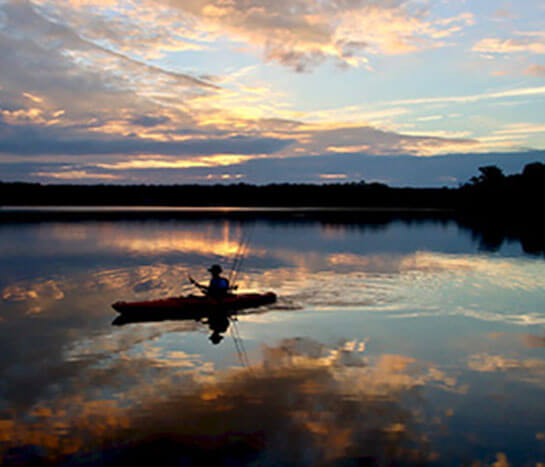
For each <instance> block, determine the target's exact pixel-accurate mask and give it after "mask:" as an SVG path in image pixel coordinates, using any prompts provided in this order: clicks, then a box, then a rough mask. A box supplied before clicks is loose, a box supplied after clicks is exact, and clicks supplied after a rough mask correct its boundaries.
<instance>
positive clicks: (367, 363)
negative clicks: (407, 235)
mask: <svg viewBox="0 0 545 467" xmlns="http://www.w3.org/2000/svg"><path fill="white" fill-rule="evenodd" d="M351 347H353V346H350V345H343V346H342V347H341V348H337V349H332V348H327V347H326V346H324V345H322V344H320V343H318V342H315V341H311V340H307V339H289V340H285V341H283V342H281V343H280V344H279V345H277V346H275V347H267V346H266V347H264V348H263V350H262V352H263V360H262V362H261V363H260V364H259V365H258V366H255V367H254V368H253V369H252V371H248V370H245V369H230V370H224V371H221V372H215V373H211V372H210V373H209V374H208V376H207V377H205V378H202V376H203V373H202V368H198V367H195V365H194V364H183V363H181V362H184V361H185V362H189V363H190V362H191V361H193V362H194V358H195V356H191V355H186V354H183V355H182V354H179V355H177V356H176V357H177V358H178V359H179V360H180V364H179V365H178V366H177V369H176V368H175V367H173V366H172V365H170V364H167V365H165V366H163V367H161V368H162V369H163V370H165V369H167V371H162V372H155V373H153V374H154V376H155V377H154V378H150V379H147V380H145V382H142V383H141V384H139V385H137V386H134V387H133V388H132V389H126V390H124V391H123V392H118V391H119V390H120V389H121V387H123V385H122V386H121V387H119V386H118V385H119V382H120V380H121V379H122V378H126V377H127V371H128V367H127V365H130V364H131V362H130V361H127V360H125V359H124V358H117V359H114V360H112V361H110V362H103V364H102V365H99V366H94V367H92V368H89V369H88V372H87V377H86V378H85V379H84V380H83V381H80V382H79V383H77V384H76V386H77V387H76V388H75V389H77V391H75V392H74V393H73V394H64V395H61V396H60V397H58V398H56V399H55V398H54V399H52V400H49V401H44V402H42V403H37V404H36V405H35V407H34V408H33V409H32V410H31V412H30V413H31V417H30V419H26V420H24V421H23V420H22V419H18V418H12V419H9V418H6V419H4V420H3V421H2V423H0V439H2V440H3V441H4V443H5V445H6V446H8V447H9V446H11V447H13V446H25V445H26V446H28V445H38V446H41V447H42V449H43V451H44V453H45V456H47V457H49V458H50V459H56V460H59V459H60V458H62V457H63V456H67V455H71V454H74V453H78V452H79V454H80V455H83V457H79V458H78V459H79V460H80V461H83V462H84V463H85V460H86V459H87V460H89V459H92V457H86V456H89V455H90V454H89V451H91V452H93V451H96V450H98V451H102V454H100V455H101V456H103V457H102V459H103V460H105V461H106V462H107V463H115V462H120V461H127V460H129V459H135V458H136V456H138V455H140V454H143V455H145V456H150V455H154V454H153V453H155V452H156V449H157V446H158V443H159V445H163V446H164V447H165V448H166V450H165V451H164V452H162V456H164V457H162V458H163V460H165V459H168V460H169V461H178V462H180V461H182V460H184V459H191V460H192V461H198V460H199V459H201V460H203V459H205V458H210V457H211V458H213V459H215V458H216V456H217V458H218V459H219V458H221V457H222V456H224V455H225V454H226V453H230V454H229V455H231V456H234V458H235V459H238V460H244V461H248V460H253V461H265V462H268V463H275V462H276V463H278V462H280V463H283V462H290V463H297V464H304V465H315V464H317V463H323V462H325V463H329V462H335V461H338V460H340V459H353V460H356V459H362V458H366V459H368V460H369V461H375V462H379V463H380V464H382V463H390V462H409V463H412V462H425V461H429V460H432V459H435V458H436V457H437V454H436V453H434V452H432V451H431V449H430V447H429V445H428V442H427V438H426V433H425V431H423V430H425V429H426V428H425V423H424V422H425V420H423V419H422V414H421V413H420V412H419V410H418V405H419V403H418V395H417V393H414V394H413V391H415V390H418V388H420V387H422V386H424V385H429V384H432V385H437V386H438V387H442V388H443V389H446V390H451V389H455V387H456V384H457V383H456V380H455V379H453V378H449V377H446V376H445V375H444V374H443V373H442V372H440V371H438V370H435V369H433V368H431V367H428V366H427V365H422V364H419V363H418V362H416V361H415V360H414V359H412V358H408V357H404V356H402V355H383V356H381V357H380V358H378V359H371V358H366V357H363V356H362V355H361V353H359V352H357V350H351ZM105 363H106V366H104V364H105ZM133 363H134V362H133ZM131 368H132V369H133V370H132V371H133V372H137V373H138V374H146V373H148V371H149V369H150V368H152V369H157V363H155V358H154V355H153V352H148V355H146V356H145V357H141V358H140V359H138V365H137V366H135V365H131ZM93 374H94V375H95V376H94V377H93ZM129 374H130V373H129ZM96 378H99V379H100V380H101V386H105V385H109V386H111V387H118V390H117V391H116V392H114V393H113V396H114V397H113V398H110V399H104V398H100V396H101V394H100V393H96V392H95V391H94V390H93V389H94V388H95V387H96V386H97V380H96ZM180 378H183V381H184V385H183V386H182V385H180V381H181V380H180ZM86 384H89V386H87V387H86V386H85V385H86ZM124 389H125V388H124ZM97 397H98V398H97ZM407 398H408V399H409V400H411V401H412V403H413V407H412V408H409V407H407V406H405V405H404V404H403V403H401V400H403V399H407ZM139 453H140V454H139ZM240 456H241V457H240ZM73 460H74V461H75V460H76V459H75V458H74V459H73Z"/></svg>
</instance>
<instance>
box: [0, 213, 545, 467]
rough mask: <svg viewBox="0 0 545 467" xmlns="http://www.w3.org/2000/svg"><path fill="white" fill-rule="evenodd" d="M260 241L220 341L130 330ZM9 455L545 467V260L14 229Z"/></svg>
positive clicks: (186, 235) (348, 231)
mask: <svg viewBox="0 0 545 467" xmlns="http://www.w3.org/2000/svg"><path fill="white" fill-rule="evenodd" d="M242 236H250V237H251V241H250V245H249V250H248V254H247V256H246V258H245V260H244V263H243V266H242V272H241V273H240V276H239V287H240V291H261V292H262V291H268V290H273V291H275V292H276V293H277V294H278V295H279V297H280V299H279V302H278V303H277V304H276V305H274V306H269V307H265V308H261V309H258V310H246V311H244V312H243V313H242V314H241V315H239V317H238V321H236V322H235V323H233V324H231V326H230V329H229V330H228V331H227V333H226V334H225V336H224V338H223V340H222V341H221V342H220V343H219V344H218V345H213V344H212V343H211V341H210V340H209V335H210V330H209V328H208V326H207V325H206V324H205V323H201V322H196V321H167V322H158V323H139V324H128V325H125V326H112V324H111V323H112V321H113V319H114V318H115V317H116V313H115V312H114V311H113V310H112V309H111V307H110V304H111V303H112V302H114V301H116V300H118V299H124V300H133V299H135V300H140V299H141V300H144V299H148V298H158V297H164V296H169V295H179V294H182V293H188V292H189V291H192V290H191V288H190V287H189V286H188V285H187V280H186V278H187V274H188V273H191V274H192V275H193V276H195V277H196V278H199V279H202V280H206V278H207V273H206V268H207V267H208V266H209V265H210V264H212V263H214V262H220V263H222V264H223V265H225V266H228V265H229V264H230V262H231V261H232V259H233V257H234V255H235V254H236V252H237V250H238V244H239V241H240V239H241V238H242ZM0 257H1V258H2V260H1V262H0V297H1V301H0V303H1V305H0V309H1V311H0V350H1V352H0V459H3V462H4V463H6V464H8V465H9V464H10V463H13V464H15V463H18V462H22V463H32V462H35V463H39V462H43V461H45V462H51V463H63V464H75V463H84V464H85V463H89V464H103V463H112V464H113V463H122V462H126V463H128V462H145V463H152V462H153V463H155V464H156V465H164V464H169V465H170V464H172V465H180V464H182V465H190V464H192V463H193V464H195V465H197V464H199V465H201V464H208V465H237V464H245V465H279V464H283V465H286V464H287V465H362V464H363V465H374V464H379V465H384V464H391V463H394V464H395V463H397V464H414V463H424V464H426V463H430V464H440V465H444V464H447V465H449V464H451V465H460V464H468V465H470V464H472V463H474V462H479V463H480V465H492V464H494V463H495V462H496V463H497V464H494V465H507V463H510V464H513V465H536V463H538V462H545V404H543V400H544V389H545V332H544V331H545V327H544V325H545V309H544V304H545V263H544V260H543V258H542V257H538V256H529V255H526V254H525V253H524V251H523V249H522V248H521V246H520V244H519V243H518V242H516V241H511V242H504V243H503V244H502V245H501V246H499V247H498V248H497V249H496V250H495V251H494V252H490V251H485V250H483V249H482V243H480V242H479V241H478V239H476V238H475V236H474V235H472V234H471V232H470V231H468V230H466V229H463V228H461V227H460V226H458V225H457V224H456V223H454V222H435V221H420V222H402V221H392V222H389V223H386V224H383V225H376V224H369V223H365V222H361V223H350V224H343V223H335V224H328V223H322V222H317V221H308V220H305V219H304V218H303V217H302V218H298V217H295V218H293V219H292V220H291V221H280V220H278V219H277V220H272V219H269V220H267V219H266V218H263V217H261V218H260V219H258V220H255V221H245V222H241V221H240V220H234V219H231V220H230V219H229V218H227V217H226V218H220V217H216V218H202V219H198V218H187V219H184V218H178V219H171V220H168V219H162V220H152V219H148V220H146V219H140V220H134V219H133V220H118V221H115V220H109V221H98V220H80V221H78V222H75V221H70V222H69V221H62V222H61V221H52V222H32V223H20V222H19V223H7V222H4V223H0Z"/></svg>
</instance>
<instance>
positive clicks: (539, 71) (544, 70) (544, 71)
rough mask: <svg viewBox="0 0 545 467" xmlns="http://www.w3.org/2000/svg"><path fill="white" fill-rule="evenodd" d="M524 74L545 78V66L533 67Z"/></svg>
mask: <svg viewBox="0 0 545 467" xmlns="http://www.w3.org/2000/svg"><path fill="white" fill-rule="evenodd" d="M524 72H525V73H526V74H528V75H534V76H545V65H531V66H529V67H528V68H526V70H524Z"/></svg>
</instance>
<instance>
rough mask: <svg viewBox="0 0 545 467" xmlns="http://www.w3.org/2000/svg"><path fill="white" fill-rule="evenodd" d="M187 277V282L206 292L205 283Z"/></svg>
mask: <svg viewBox="0 0 545 467" xmlns="http://www.w3.org/2000/svg"><path fill="white" fill-rule="evenodd" d="M187 277H188V279H189V282H191V283H192V284H193V285H194V286H195V287H197V288H199V289H200V290H202V291H203V292H208V287H207V286H206V285H202V284H199V283H198V282H197V281H196V280H195V279H193V278H192V277H191V276H187Z"/></svg>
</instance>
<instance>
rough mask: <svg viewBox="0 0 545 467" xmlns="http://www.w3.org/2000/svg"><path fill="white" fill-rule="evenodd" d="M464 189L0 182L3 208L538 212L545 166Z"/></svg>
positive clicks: (485, 176) (492, 171)
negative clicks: (428, 209) (401, 209)
mask: <svg viewBox="0 0 545 467" xmlns="http://www.w3.org/2000/svg"><path fill="white" fill-rule="evenodd" d="M479 170H480V172H481V173H480V175H479V176H475V177H473V178H472V179H471V180H470V181H469V182H468V183H466V184H465V185H462V186H460V187H459V188H392V187H389V186H387V185H384V184H381V183H365V182H364V181H361V182H357V183H335V184H325V185H319V184H291V183H289V184H288V183H286V184H269V185H250V184H246V183H238V184H230V185H57V184H52V185H45V184H39V183H22V182H16V183H2V182H0V205H4V206H6V205H11V206H22V205H30V206H45V205H56V206H68V205H70V206H248V207H256V206H263V207H272V206H274V207H367V208H369V207H376V208H431V209H447V210H452V209H454V210H464V211H466V210H469V211H472V210H475V209H478V210H479V211H482V210H483V209H485V210H489V211H505V210H506V209H510V210H512V209H513V208H515V209H516V210H517V211H518V212H520V211H521V210H522V211H528V210H529V211H533V210H534V209H535V207H534V206H535V203H538V202H539V200H541V199H543V194H544V189H545V165H544V164H542V163H540V162H535V163H532V164H528V165H526V166H525V167H524V170H523V171H522V173H520V174H516V175H510V176H505V175H504V174H503V173H502V171H501V169H499V168H498V167H496V166H487V167H481V168H480V169H479Z"/></svg>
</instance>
